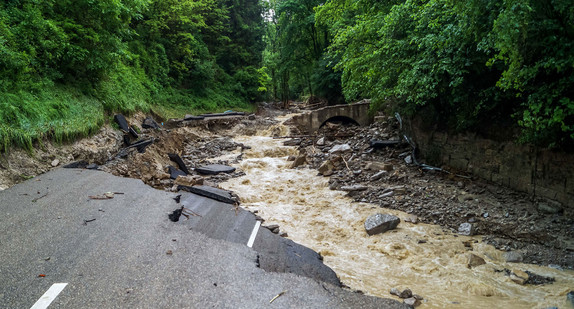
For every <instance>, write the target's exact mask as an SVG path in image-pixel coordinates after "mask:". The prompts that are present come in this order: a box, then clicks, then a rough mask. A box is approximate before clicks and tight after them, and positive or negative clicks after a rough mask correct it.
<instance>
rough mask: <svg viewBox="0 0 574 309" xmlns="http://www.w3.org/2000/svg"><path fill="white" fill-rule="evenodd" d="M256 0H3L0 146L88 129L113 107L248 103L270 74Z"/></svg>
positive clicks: (179, 111) (179, 109)
mask: <svg viewBox="0 0 574 309" xmlns="http://www.w3.org/2000/svg"><path fill="white" fill-rule="evenodd" d="M261 12H262V5H261V3H260V2H259V1H257V0H233V1H229V0H183V1H180V0H123V1H117V0H101V1H93V0H78V1H69V0H63V1H59V0H46V1H37V0H18V1H4V2H2V3H0V123H2V125H0V152H3V151H6V150H8V149H9V148H10V146H11V145H16V146H20V147H24V148H26V149H29V150H31V149H32V146H33V143H34V142H35V141H40V140H41V139H42V138H44V137H50V138H53V139H54V140H56V141H67V140H71V139H74V138H77V137H80V136H85V135H87V134H90V133H92V132H94V130H95V129H96V128H97V127H98V126H99V125H101V124H102V123H103V120H104V119H108V118H109V117H107V116H105V114H107V113H116V112H121V113H126V114H130V113H133V112H134V111H138V110H141V111H148V110H150V109H153V110H154V111H155V112H156V113H158V114H159V115H160V116H164V117H166V116H176V115H177V116H182V115H183V114H186V113H190V112H193V111H201V112H206V111H215V110H226V109H230V108H235V109H243V110H249V109H251V108H252V107H251V105H250V104H249V101H250V100H254V99H257V98H259V93H260V91H259V90H261V89H260V88H261V87H264V86H262V85H263V84H264V83H266V80H265V75H264V74H262V72H261V71H258V70H257V69H256V68H259V67H261V51H262V49H263V45H262V41H261V34H262V31H263V19H262V15H261Z"/></svg>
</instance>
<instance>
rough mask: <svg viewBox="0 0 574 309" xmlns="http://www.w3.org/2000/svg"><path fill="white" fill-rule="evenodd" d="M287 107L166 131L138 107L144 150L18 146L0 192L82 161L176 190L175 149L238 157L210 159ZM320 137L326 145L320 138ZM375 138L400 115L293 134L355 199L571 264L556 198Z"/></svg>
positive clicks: (394, 135)
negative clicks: (433, 163) (417, 156)
mask: <svg viewBox="0 0 574 309" xmlns="http://www.w3.org/2000/svg"><path fill="white" fill-rule="evenodd" d="M286 112H288V111H280V110H277V109H274V108H271V107H270V106H267V107H263V108H262V109H261V110H260V112H258V113H257V115H252V116H249V117H229V118H224V119H213V120H210V121H209V122H205V121H201V122H200V121H197V122H194V121H175V122H168V123H166V124H165V126H164V127H162V128H161V129H142V128H141V126H140V124H141V123H142V121H143V119H144V118H145V115H143V114H137V115H135V116H133V117H131V118H129V119H128V121H129V122H130V124H132V126H135V127H137V130H138V131H140V132H141V133H140V139H148V138H154V143H153V144H151V145H150V146H149V147H147V149H146V151H145V152H144V153H139V152H138V151H137V150H136V149H135V148H131V149H123V146H124V145H123V139H122V133H121V132H120V131H119V130H116V129H113V128H112V127H111V126H105V127H103V128H102V129H101V130H100V132H99V133H98V134H96V135H95V136H93V137H91V138H87V139H83V140H80V141H78V142H76V143H73V144H70V145H63V146H54V145H52V144H51V143H49V142H44V143H43V145H41V146H39V147H38V149H37V150H36V151H35V153H34V154H33V155H32V156H30V155H29V154H28V153H26V152H24V151H21V150H13V151H11V152H10V153H9V154H3V155H1V157H0V189H5V188H7V187H10V186H12V185H14V184H15V183H18V182H21V181H24V180H26V179H28V178H30V177H33V176H35V175H38V174H41V173H44V172H46V171H48V170H50V169H51V168H55V167H54V166H53V165H55V166H56V167H57V166H61V165H63V164H66V163H69V162H73V161H78V160H85V161H88V162H89V163H96V164H99V165H102V166H101V167H100V169H102V170H105V171H108V172H111V173H113V174H115V175H119V176H124V177H133V178H139V179H141V180H142V181H144V182H145V183H147V184H149V185H151V186H154V187H156V188H159V189H165V190H171V189H172V188H173V184H174V180H173V179H170V177H169V174H168V172H167V166H170V165H171V166H176V164H175V162H172V161H170V159H169V157H168V155H167V154H168V153H177V154H179V155H180V156H181V157H182V158H183V160H184V162H185V163H186V165H187V166H188V167H189V168H190V169H191V168H194V167H197V166H199V165H203V164H206V163H221V164H229V163H233V160H240V159H241V156H236V155H235V156H230V157H229V159H220V160H219V161H217V162H212V161H209V160H208V159H212V158H216V157H221V156H223V155H225V154H226V153H229V152H231V151H235V150H238V151H239V150H241V149H243V148H244V147H245V146H244V145H242V144H239V143H235V142H234V141H233V140H232V137H233V136H236V135H253V134H255V133H256V132H257V131H258V130H265V129H271V132H272V134H274V135H276V136H280V135H281V134H282V133H281V130H279V129H278V128H275V129H276V130H273V128H274V127H273V126H274V125H276V124H277V121H275V120H274V119H273V117H275V116H277V115H280V114H284V113H286ZM291 112H293V111H291ZM321 139H323V141H324V144H322V143H319V144H318V142H319V141H320V140H321ZM372 139H376V140H392V139H394V140H399V132H398V123H397V121H396V120H394V119H393V118H388V119H385V120H384V121H381V122H377V123H374V124H372V125H371V126H369V127H365V128H362V127H355V126H347V125H343V124H328V125H326V126H325V127H323V128H322V129H320V130H319V132H318V133H317V134H316V136H313V137H301V138H300V139H297V140H288V139H286V141H289V142H290V143H292V144H296V145H299V146H298V147H299V149H300V150H301V154H302V156H304V157H305V158H306V160H304V161H303V162H302V165H301V167H298V168H302V167H304V166H310V167H312V168H319V167H320V166H321V165H322V164H323V163H324V162H325V161H327V160H330V161H331V162H332V165H333V168H332V171H330V172H329V173H326V174H328V175H329V177H330V183H331V188H332V189H341V188H342V187H344V186H349V185H363V186H366V187H367V189H366V190H364V191H352V192H350V193H349V195H351V196H352V197H353V198H354V199H355V200H357V201H362V202H369V203H373V204H377V205H380V206H381V207H385V208H391V209H397V210H402V211H405V212H407V213H411V214H413V215H415V216H416V217H417V218H416V220H418V221H420V222H425V223H433V224H439V225H441V226H443V227H445V228H448V229H452V230H457V229H458V228H459V225H460V224H461V223H464V222H468V223H472V224H473V225H474V228H475V233H476V234H480V235H485V236H484V238H485V240H486V241H488V242H489V243H490V244H492V245H494V246H495V247H497V248H499V249H501V250H505V251H509V252H513V254H510V255H509V256H513V257H514V258H518V259H520V258H521V259H522V260H523V261H524V262H527V263H533V264H541V265H551V266H553V265H556V266H553V267H566V268H574V212H573V211H571V210H570V211H569V210H562V211H560V212H558V213H555V214H548V213H545V212H543V211H541V207H540V203H546V204H550V205H553V207H558V206H557V205H556V204H555V203H553V202H552V201H544V200H541V199H539V198H532V197H530V196H528V195H527V194H524V193H520V192H516V191H513V190H511V189H507V188H504V187H500V186H497V185H493V184H489V183H487V182H485V181H483V180H480V179H475V178H473V177H471V176H470V175H459V176H457V175H455V174H456V173H452V174H451V173H446V172H441V171H426V170H423V169H421V168H420V167H419V166H416V165H414V164H412V163H411V164H407V163H406V162H405V158H407V157H408V156H409V155H411V152H412V148H411V146H410V145H409V144H406V143H400V144H398V145H395V146H391V147H386V148H382V149H373V148H370V147H369V141H370V140H372ZM320 144H322V145H320ZM340 144H348V145H349V146H350V148H351V151H350V152H346V153H343V154H329V150H330V149H332V147H333V146H334V145H340ZM56 159H57V160H58V162H55V161H54V160H56ZM54 163H57V164H54ZM370 163H385V164H387V166H386V167H385V169H388V172H386V173H382V175H379V176H380V178H377V177H375V178H376V180H375V179H374V178H373V176H374V175H375V174H377V173H380V169H378V168H374V167H373V164H370ZM241 175H243V172H242V171H240V170H238V171H236V172H234V173H232V174H220V175H216V176H202V177H204V181H205V182H206V183H208V184H209V183H211V184H212V185H216V184H217V183H220V182H222V181H225V180H227V179H228V178H230V177H237V176H241ZM389 192H392V193H390V194H389ZM237 193H238V194H239V195H241V192H237Z"/></svg>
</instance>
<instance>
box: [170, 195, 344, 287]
mask: <svg viewBox="0 0 574 309" xmlns="http://www.w3.org/2000/svg"><path fill="white" fill-rule="evenodd" d="M181 204H182V205H184V206H183V208H185V209H187V210H189V211H191V213H193V214H195V215H194V216H189V217H188V218H184V217H180V218H179V220H178V222H179V223H180V224H184V225H185V226H189V227H190V228H191V229H192V230H194V231H196V232H200V233H203V234H206V235H209V237H212V238H216V239H223V240H227V241H231V242H237V243H246V242H247V240H248V239H249V238H250V236H251V233H252V231H253V229H254V226H255V223H256V217H255V215H254V214H252V213H251V212H248V211H246V210H244V209H242V208H237V209H236V208H233V207H229V205H228V204H225V203H221V202H213V201H210V200H208V199H206V198H203V197H200V196H197V195H194V194H187V195H186V196H182V200H181ZM179 209H182V208H179ZM174 213H175V212H174ZM170 219H171V217H170ZM172 221H173V220H172ZM212 222H217V224H212ZM253 249H254V250H255V251H257V253H258V263H259V267H261V268H262V269H264V270H266V271H270V272H280V273H294V274H297V275H300V276H304V277H309V278H312V279H315V280H318V281H323V282H327V283H330V284H333V285H336V286H340V285H341V282H340V281H339V278H338V277H337V275H336V274H335V272H334V271H333V270H332V269H331V268H329V267H327V266H326V265H325V264H323V261H322V258H321V256H320V255H319V254H318V253H317V252H315V251H313V250H311V249H309V248H307V247H305V246H303V245H300V244H297V243H295V242H293V241H292V240H290V239H286V238H283V237H281V236H279V235H276V234H273V233H272V232H271V231H269V230H268V229H266V228H260V229H258V233H257V234H256V237H255V239H254V242H253Z"/></svg>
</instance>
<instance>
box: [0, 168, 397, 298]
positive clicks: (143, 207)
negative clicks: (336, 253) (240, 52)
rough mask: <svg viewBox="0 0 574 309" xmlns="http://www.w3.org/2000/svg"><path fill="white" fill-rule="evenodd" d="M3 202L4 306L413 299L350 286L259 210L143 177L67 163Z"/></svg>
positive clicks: (0, 280)
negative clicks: (270, 226) (275, 230)
mask: <svg viewBox="0 0 574 309" xmlns="http://www.w3.org/2000/svg"><path fill="white" fill-rule="evenodd" d="M106 192H116V194H114V195H113V198H111V199H102V200H100V199H92V198H90V196H102V195H103V194H104V193H106ZM119 193H121V194H119ZM178 194H182V197H181V202H180V203H179V204H178V203H176V201H174V200H173V198H174V197H175V196H176V195H178ZM102 197H103V196H102ZM182 205H183V206H185V207H186V208H188V209H190V210H191V212H188V213H191V215H190V216H189V219H188V218H186V217H185V216H182V217H181V219H180V221H178V222H172V221H170V220H169V219H168V214H170V213H172V212H173V211H174V210H175V209H177V208H179V207H181V206H182ZM0 212H1V215H0V261H1V263H0V308H32V307H33V306H34V308H46V307H47V306H48V305H49V308H341V307H344V308H405V306H404V305H403V304H400V303H398V302H396V301H394V300H389V299H382V298H375V297H370V296H364V295H361V294H359V293H354V292H352V291H349V290H346V289H343V288H340V287H339V286H338V279H336V276H335V275H334V273H333V272H332V270H330V269H329V268H327V267H326V266H324V265H323V264H322V263H321V261H320V260H319V256H318V255H317V254H316V253H315V252H313V251H312V250H310V249H308V248H305V247H303V246H300V245H298V244H295V243H293V242H292V241H290V240H288V239H285V238H281V237H279V236H277V235H275V234H272V233H271V232H270V231H269V230H267V229H265V228H259V229H257V228H256V226H257V225H258V224H257V223H256V221H255V217H254V216H253V215H252V214H251V213H249V212H246V211H243V210H241V209H236V208H235V207H233V206H232V205H229V204H225V203H221V202H217V201H214V200H212V199H209V198H205V197H201V196H198V195H194V194H191V193H185V192H180V193H177V194H176V193H171V192H164V191H159V190H156V189H153V188H151V187H149V186H147V185H145V184H143V183H142V182H141V181H140V180H135V179H127V178H120V177H116V176H113V175H110V174H107V173H104V172H100V171H90V170H80V169H56V170H54V171H52V172H49V173H46V174H44V175H41V176H38V177H36V178H34V179H31V180H28V181H26V182H24V183H21V184H18V185H16V186H14V187H12V188H10V189H8V190H5V191H1V192H0ZM254 230H255V232H254ZM254 235H255V236H254ZM381 280H384V278H381ZM278 295H280V296H278ZM277 296H278V297H277ZM272 300H273V301H272Z"/></svg>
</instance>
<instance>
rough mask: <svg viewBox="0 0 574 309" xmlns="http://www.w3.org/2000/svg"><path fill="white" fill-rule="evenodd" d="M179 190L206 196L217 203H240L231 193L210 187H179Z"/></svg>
mask: <svg viewBox="0 0 574 309" xmlns="http://www.w3.org/2000/svg"><path fill="white" fill-rule="evenodd" d="M177 188H178V190H185V191H187V192H191V193H194V194H197V195H201V196H205V197H207V198H210V199H214V200H216V201H220V202H223V203H227V204H236V203H239V199H238V198H237V197H236V196H234V195H233V194H232V193H231V192H230V191H227V190H222V189H218V188H215V187H210V186H193V187H188V186H182V185H179V186H177Z"/></svg>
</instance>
